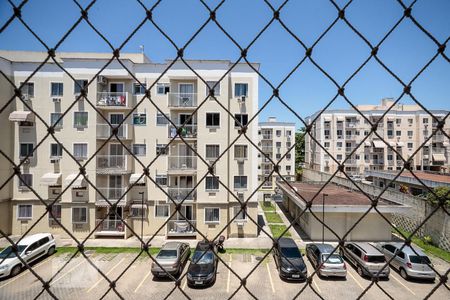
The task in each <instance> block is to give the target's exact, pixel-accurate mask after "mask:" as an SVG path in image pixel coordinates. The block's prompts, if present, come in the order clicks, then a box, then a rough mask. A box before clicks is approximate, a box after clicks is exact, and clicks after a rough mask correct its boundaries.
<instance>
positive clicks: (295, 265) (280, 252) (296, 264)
mask: <svg viewBox="0 0 450 300" xmlns="http://www.w3.org/2000/svg"><path fill="white" fill-rule="evenodd" d="M273 257H274V259H275V264H276V266H277V270H278V273H279V274H280V277H281V278H282V279H287V280H306V277H307V276H308V272H307V270H306V264H305V262H304V261H303V258H302V254H301V253H300V250H299V249H298V247H297V244H296V243H295V242H294V240H293V239H291V238H280V239H279V240H278V244H277V246H276V247H275V248H274V252H273Z"/></svg>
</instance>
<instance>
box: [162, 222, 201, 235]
mask: <svg viewBox="0 0 450 300" xmlns="http://www.w3.org/2000/svg"><path fill="white" fill-rule="evenodd" d="M189 222H191V224H192V225H194V226H196V221H195V220H190V221H189ZM189 222H188V221H185V220H169V222H167V235H168V236H187V235H195V227H194V226H192V225H191V224H189Z"/></svg>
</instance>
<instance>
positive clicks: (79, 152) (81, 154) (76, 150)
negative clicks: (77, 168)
mask: <svg viewBox="0 0 450 300" xmlns="http://www.w3.org/2000/svg"><path fill="white" fill-rule="evenodd" d="M73 156H75V158H77V159H86V158H87V156H88V155H87V144H86V143H75V144H73Z"/></svg>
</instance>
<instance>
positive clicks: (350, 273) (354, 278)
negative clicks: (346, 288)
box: [347, 268, 364, 290]
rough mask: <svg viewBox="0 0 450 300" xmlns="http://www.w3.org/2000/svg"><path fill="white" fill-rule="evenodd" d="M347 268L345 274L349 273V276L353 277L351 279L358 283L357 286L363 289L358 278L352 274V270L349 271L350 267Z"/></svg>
mask: <svg viewBox="0 0 450 300" xmlns="http://www.w3.org/2000/svg"><path fill="white" fill-rule="evenodd" d="M347 269H348V270H347V274H348V275H350V277H351V278H353V280H354V281H355V282H356V283H357V284H358V285H359V287H360V288H361V289H363V290H364V287H363V286H362V284H361V283H360V282H359V281H358V280H356V277H355V276H353V275H352V272H350V269H349V268H347Z"/></svg>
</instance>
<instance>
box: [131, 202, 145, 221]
mask: <svg viewBox="0 0 450 300" xmlns="http://www.w3.org/2000/svg"><path fill="white" fill-rule="evenodd" d="M130 209H131V214H130V217H132V218H142V217H144V218H146V217H147V207H146V206H145V205H144V208H143V210H142V205H133V206H131V208H130Z"/></svg>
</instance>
